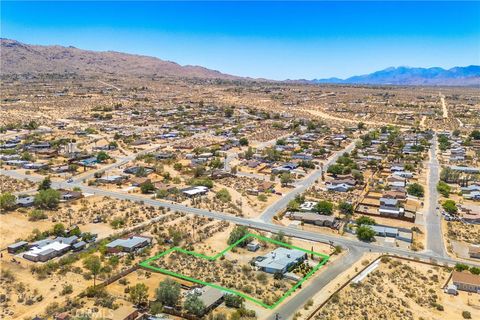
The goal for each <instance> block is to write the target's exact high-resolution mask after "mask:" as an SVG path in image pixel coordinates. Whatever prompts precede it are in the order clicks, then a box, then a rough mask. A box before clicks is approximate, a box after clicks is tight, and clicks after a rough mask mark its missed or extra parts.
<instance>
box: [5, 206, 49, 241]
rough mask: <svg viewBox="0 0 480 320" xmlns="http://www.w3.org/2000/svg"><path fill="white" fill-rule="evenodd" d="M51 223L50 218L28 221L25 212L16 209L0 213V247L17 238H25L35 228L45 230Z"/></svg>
mask: <svg viewBox="0 0 480 320" xmlns="http://www.w3.org/2000/svg"><path fill="white" fill-rule="evenodd" d="M27 212H30V209H28V211H27ZM53 225H54V223H53V222H51V221H50V220H40V221H28V217H27V214H26V213H21V212H19V211H18V210H17V211H14V212H9V213H7V214H0V248H5V247H7V246H8V245H10V244H12V243H14V242H15V240H17V239H25V238H27V237H28V236H29V235H30V234H31V233H32V231H33V229H35V228H37V229H38V230H40V231H45V230H47V229H50V228H51V227H52V226H53Z"/></svg>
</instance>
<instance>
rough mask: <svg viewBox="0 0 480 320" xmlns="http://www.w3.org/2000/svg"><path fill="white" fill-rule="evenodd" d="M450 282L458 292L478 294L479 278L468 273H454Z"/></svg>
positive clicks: (479, 288)
mask: <svg viewBox="0 0 480 320" xmlns="http://www.w3.org/2000/svg"><path fill="white" fill-rule="evenodd" d="M452 282H453V284H454V285H456V286H457V288H458V290H463V291H468V292H476V293H480V276H479V275H475V274H471V273H469V272H458V271H454V272H453V274H452Z"/></svg>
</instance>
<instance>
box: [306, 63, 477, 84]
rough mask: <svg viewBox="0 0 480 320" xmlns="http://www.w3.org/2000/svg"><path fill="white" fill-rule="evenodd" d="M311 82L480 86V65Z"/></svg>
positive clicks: (398, 70) (395, 70)
mask: <svg viewBox="0 0 480 320" xmlns="http://www.w3.org/2000/svg"><path fill="white" fill-rule="evenodd" d="M310 82H311V83H341V84H376V85H440V86H479V85H480V66H468V67H454V68H451V69H448V70H445V69H443V68H409V67H398V68H394V67H391V68H387V69H384V70H381V71H377V72H374V73H370V74H365V75H361V76H354V77H350V78H347V79H339V78H328V79H314V80H311V81H310Z"/></svg>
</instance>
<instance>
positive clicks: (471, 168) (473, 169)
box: [450, 166, 480, 174]
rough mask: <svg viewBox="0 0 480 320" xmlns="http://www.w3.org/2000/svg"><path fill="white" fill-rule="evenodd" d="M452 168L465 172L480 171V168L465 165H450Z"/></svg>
mask: <svg viewBox="0 0 480 320" xmlns="http://www.w3.org/2000/svg"><path fill="white" fill-rule="evenodd" d="M450 169H452V170H454V171H460V172H463V173H470V174H472V173H480V168H474V167H463V166H450Z"/></svg>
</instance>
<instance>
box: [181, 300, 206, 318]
mask: <svg viewBox="0 0 480 320" xmlns="http://www.w3.org/2000/svg"><path fill="white" fill-rule="evenodd" d="M183 307H184V308H185V310H187V311H188V312H189V313H191V314H194V315H196V316H197V317H200V316H202V315H203V314H204V313H205V304H204V303H203V301H202V300H201V299H200V298H199V297H198V296H197V295H196V294H189V295H188V296H187V298H186V299H185V302H184V303H183Z"/></svg>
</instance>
